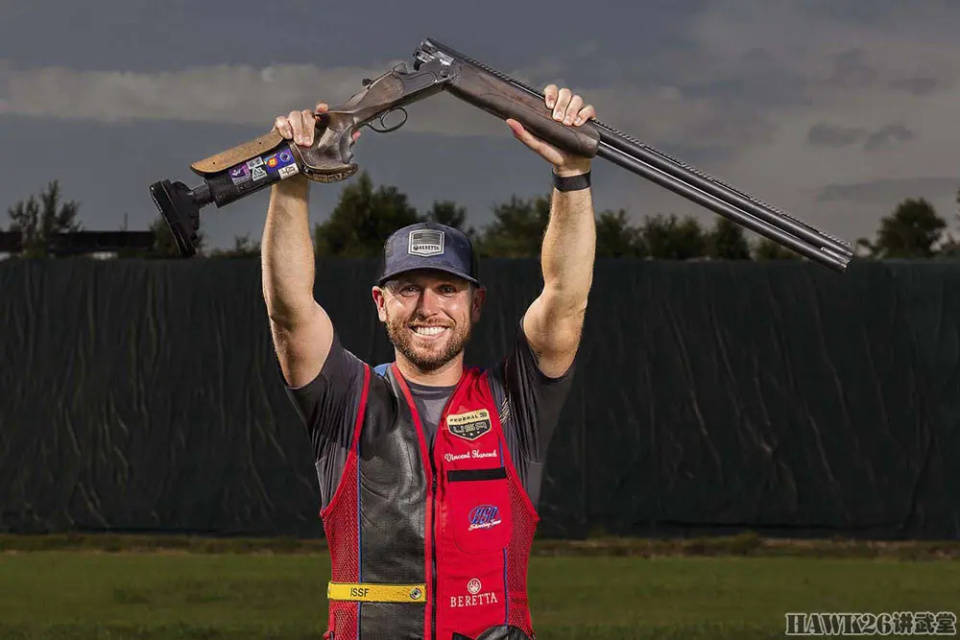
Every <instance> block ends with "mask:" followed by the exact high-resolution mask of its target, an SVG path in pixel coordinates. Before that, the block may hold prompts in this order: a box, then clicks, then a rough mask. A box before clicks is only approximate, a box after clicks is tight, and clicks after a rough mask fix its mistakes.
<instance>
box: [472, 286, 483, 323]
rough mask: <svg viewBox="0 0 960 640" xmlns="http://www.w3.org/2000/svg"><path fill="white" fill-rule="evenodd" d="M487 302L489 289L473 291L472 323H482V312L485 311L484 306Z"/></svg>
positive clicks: (480, 288)
mask: <svg viewBox="0 0 960 640" xmlns="http://www.w3.org/2000/svg"><path fill="white" fill-rule="evenodd" d="M486 301H487V288H486V287H476V288H475V289H474V290H473V300H472V301H471V302H470V320H471V322H479V321H480V312H481V311H482V310H483V304H484V302H486Z"/></svg>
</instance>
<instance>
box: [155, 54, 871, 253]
mask: <svg viewBox="0 0 960 640" xmlns="http://www.w3.org/2000/svg"><path fill="white" fill-rule="evenodd" d="M413 55H414V60H413V70H408V69H407V66H406V64H405V63H401V64H399V65H397V66H396V67H394V68H393V69H391V70H390V71H388V72H387V73H384V74H383V75H382V76H380V77H379V78H376V79H375V80H368V79H364V80H363V85H364V88H363V89H362V90H361V91H359V92H358V93H356V94H354V95H353V96H352V97H351V98H350V99H349V100H347V101H346V102H345V103H344V104H342V105H339V106H337V107H333V108H331V109H329V110H328V111H327V112H326V113H324V114H321V115H318V117H317V124H316V127H317V130H316V133H315V136H314V143H313V145H312V146H310V147H309V148H306V147H300V146H299V145H297V144H294V143H293V142H291V141H288V140H285V139H284V138H283V137H282V136H281V135H280V134H279V133H278V132H277V131H276V130H273V131H271V132H270V133H267V134H265V135H262V136H260V137H259V138H256V139H255V140H251V141H250V142H247V143H244V144H241V145H239V146H237V147H234V148H232V149H228V150H227V151H223V152H222V153H218V154H216V155H214V156H211V157H209V158H205V159H203V160H199V161H197V162H194V163H193V164H192V165H191V169H193V171H194V172H195V173H197V174H198V175H199V176H200V177H201V178H203V181H202V183H201V184H200V185H198V186H197V187H194V188H193V189H190V188H188V187H187V186H186V185H185V184H183V183H182V182H173V183H171V182H170V181H168V180H163V181H161V182H156V183H154V184H152V185H151V186H150V194H151V196H152V197H153V200H154V203H155V204H156V205H157V208H158V209H159V210H160V213H161V214H162V215H163V217H164V219H165V220H166V221H167V224H168V225H169V226H170V229H171V231H172V232H173V235H174V238H176V241H177V246H178V247H179V249H180V253H181V254H182V255H184V256H191V255H193V254H194V253H195V251H196V248H195V242H196V240H197V236H196V232H197V230H198V229H199V225H200V208H201V207H203V206H205V205H207V204H210V203H211V202H213V203H216V205H217V206H218V207H221V206H223V205H225V204H228V203H230V202H233V201H234V200H236V199H238V198H241V197H243V196H245V195H247V194H250V193H253V192H255V191H259V190H260V189H263V188H264V187H266V186H268V185H270V184H272V183H274V182H277V181H279V180H283V179H284V178H287V177H290V176H293V175H296V174H298V173H303V174H304V175H305V176H306V177H307V178H310V179H311V180H316V181H319V182H335V181H339V180H344V179H346V178H348V177H350V176H351V175H353V174H354V173H356V171H357V168H358V167H357V164H356V163H355V162H353V152H352V150H351V148H350V147H351V143H352V142H351V134H352V133H353V132H354V131H355V130H357V129H358V128H360V127H363V126H368V127H370V128H371V129H373V130H374V131H377V132H378V133H386V132H388V131H393V130H395V129H398V128H399V127H401V126H402V125H403V124H404V122H406V120H407V112H406V111H405V110H404V106H405V105H408V104H410V103H413V102H416V101H418V100H422V99H424V98H427V97H429V96H432V95H434V94H435V93H437V92H439V91H448V92H450V93H451V94H453V95H454V96H456V97H457V98H460V99H462V100H465V101H466V102H469V103H470V104H473V105H474V106H477V107H479V108H481V109H483V110H484V111H488V112H489V113H491V114H493V115H495V116H497V117H498V118H501V119H505V118H514V119H516V120H519V121H520V122H521V123H523V126H524V127H525V128H526V129H527V130H529V131H531V132H532V133H533V134H534V135H536V136H538V137H540V138H542V139H544V140H546V141H548V142H550V143H551V144H553V145H555V146H558V147H561V148H563V149H566V150H567V151H570V152H573V153H577V154H579V155H582V156H587V157H594V156H599V157H601V158H604V159H606V160H609V161H611V162H613V163H615V164H617V165H620V166H621V167H623V168H625V169H628V170H629V171H632V172H633V173H636V174H638V175H640V176H642V177H644V178H647V179H648V180H651V181H652V182H655V183H656V184H659V185H660V186H662V187H665V188H667V189H669V190H671V191H673V192H675V193H677V194H679V195H681V196H683V197H685V198H687V199H689V200H692V201H693V202H696V203H698V204H700V205H702V206H704V207H706V208H708V209H710V210H711V211H714V212H716V213H718V214H720V215H722V216H725V217H727V218H729V219H731V220H733V221H734V222H736V223H738V224H740V225H742V226H744V227H746V228H748V229H750V230H752V231H755V232H757V233H759V234H760V235H763V236H765V237H767V238H769V239H771V240H773V241H775V242H778V243H779V244H781V245H783V246H785V247H787V248H789V249H792V250H793V251H796V252H797V253H800V254H801V255H804V256H806V257H808V258H810V259H811V260H815V261H817V262H819V263H821V264H823V265H825V266H827V267H830V268H831V269H834V270H836V271H843V270H845V269H846V266H847V264H848V263H849V261H850V259H851V258H852V256H853V251H852V249H851V247H850V245H849V244H847V243H846V242H843V241H841V240H838V239H836V238H833V237H831V236H829V235H827V234H825V233H823V232H822V231H819V230H818V229H816V228H814V227H812V226H810V225H807V224H805V223H803V222H801V221H800V220H797V219H796V218H793V217H791V216H789V215H787V214H786V213H784V212H783V211H780V210H779V209H776V208H774V207H772V206H770V205H767V204H764V203H763V202H761V201H759V200H757V199H756V198H754V197H752V196H750V195H747V194H746V193H744V192H742V191H739V190H737V189H734V188H733V187H731V186H729V185H727V184H725V183H723V182H721V181H720V180H717V179H716V178H713V177H710V176H708V175H707V174H705V173H703V172H702V171H699V170H697V169H695V168H694V167H691V166H690V165H687V164H684V163H683V162H680V161H679V160H676V159H675V158H672V157H670V156H669V155H667V154H665V153H663V152H661V151H658V150H656V149H654V148H653V147H651V146H649V145H646V144H644V143H642V142H640V141H639V140H637V139H635V138H633V137H631V136H629V135H627V134H625V133H623V132H621V131H618V130H616V129H614V128H613V127H611V126H608V125H606V124H604V123H602V122H600V121H598V120H591V121H589V122H586V123H584V124H583V125H581V126H579V127H570V126H567V125H564V124H562V123H561V122H557V121H556V120H554V119H553V118H552V117H551V110H550V109H549V108H547V106H546V105H545V104H544V97H543V94H542V93H540V92H539V91H537V90H536V89H533V88H532V87H529V86H527V85H525V84H523V83H521V82H518V81H517V80H514V79H512V78H510V77H508V76H507V75H505V74H503V73H501V72H499V71H497V70H495V69H492V68H490V67H488V66H486V65H484V64H482V63H480V62H478V61H476V60H474V59H472V58H470V57H468V56H465V55H463V54H462V53H460V52H458V51H455V50H454V49H451V48H450V47H448V46H446V45H444V44H442V43H440V42H438V41H437V40H434V39H432V38H431V39H428V40H424V41H423V42H421V43H420V46H419V47H418V48H417V49H416V51H414V53H413ZM390 119H398V120H397V122H396V124H393V125H390V126H388V125H387V122H388V121H389V120H390ZM374 121H378V122H379V124H380V126H379V127H378V126H374V124H373V122H374Z"/></svg>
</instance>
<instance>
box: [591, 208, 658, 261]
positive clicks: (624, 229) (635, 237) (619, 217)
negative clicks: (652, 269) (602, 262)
mask: <svg viewBox="0 0 960 640" xmlns="http://www.w3.org/2000/svg"><path fill="white" fill-rule="evenodd" d="M646 252H647V250H646V247H645V246H644V244H643V238H642V237H641V234H640V229H638V228H637V227H634V226H631V225H630V223H629V222H627V211H626V210H625V209H619V210H617V211H616V212H614V211H611V210H609V209H607V210H606V211H601V212H600V215H599V216H597V257H598V258H622V257H626V256H635V257H642V256H644V255H646Z"/></svg>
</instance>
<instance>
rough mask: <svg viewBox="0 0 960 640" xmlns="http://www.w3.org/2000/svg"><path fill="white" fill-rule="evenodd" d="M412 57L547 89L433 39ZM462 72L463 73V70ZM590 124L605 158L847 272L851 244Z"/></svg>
mask: <svg viewBox="0 0 960 640" xmlns="http://www.w3.org/2000/svg"><path fill="white" fill-rule="evenodd" d="M414 56H415V57H416V59H417V62H418V63H424V62H427V61H430V60H433V59H435V58H437V57H440V58H441V59H442V60H443V61H444V62H445V63H446V64H449V65H450V66H456V65H457V64H459V65H460V66H464V65H472V66H473V67H475V69H476V70H479V72H481V73H486V74H489V76H491V78H496V79H498V80H499V82H500V83H506V85H509V87H510V88H512V89H513V90H515V91H521V92H525V93H526V94H529V95H530V96H533V97H535V98H537V99H538V100H539V101H541V104H542V101H543V99H544V96H543V94H542V93H540V92H539V91H537V90H536V89H534V88H533V87H530V86H528V85H526V84H524V83H522V82H520V81H518V80H515V79H513V78H511V77H509V76H508V75H506V74H504V73H502V72H500V71H497V70H496V69H493V68H492V67H490V66H488V65H486V64H483V63H482V62H479V61H477V60H475V59H474V58H471V57H470V56H467V55H465V54H463V53H461V52H459V51H457V50H455V49H453V48H452V47H449V46H447V45H445V44H443V43H441V42H439V41H437V40H436V39H433V38H429V39H426V40H424V41H423V42H421V43H420V47H419V48H418V49H417V50H416V51H415V52H414ZM460 73H463V72H462V70H461V72H460ZM456 86H457V83H456V82H453V83H451V84H450V85H448V86H446V87H445V89H446V90H447V91H449V92H451V93H453V94H454V95H456V96H457V97H458V98H461V99H464V100H467V101H469V102H471V103H474V104H477V105H478V106H481V107H483V108H484V109H486V110H488V111H496V110H495V108H491V107H490V100H489V97H488V96H479V95H470V92H469V91H467V92H464V91H457V90H456ZM503 91H504V92H505V93H506V92H508V91H509V89H508V88H507V87H506V86H504V87H503ZM497 115H500V116H501V117H504V116H507V117H509V116H512V115H513V114H510V113H497ZM588 125H592V126H593V128H594V129H595V130H596V132H597V133H598V134H599V143H598V144H597V146H596V155H598V156H600V157H601V158H603V159H605V160H608V161H610V162H613V163H615V164H617V165H619V166H621V167H623V168H625V169H627V170H629V171H631V172H633V173H636V174H637V175H640V176H642V177H644V178H646V179H648V180H650V181H652V182H654V183H655V184H658V185H660V186H662V187H665V188H667V189H669V190H671V191H673V192H674V193H677V194H678V195H681V196H683V197H684V198H687V199H688V200H691V201H693V202H696V203H697V204H699V205H701V206H703V207H706V208H708V209H710V210H711V211H714V212H715V213H718V214H720V215H722V216H725V217H727V218H729V219H730V220H732V221H734V222H736V223H738V224H740V225H742V226H744V227H746V228H748V229H750V230H751V231H754V232H756V233H758V234H760V235H762V236H765V237H767V238H769V239H771V240H773V241H774V242H777V243H779V244H781V245H783V246H785V247H787V248H789V249H792V250H793V251H796V252H797V253H800V254H801V255H804V256H806V257H808V258H810V259H811V260H815V261H817V262H819V263H821V264H823V265H825V266H827V267H829V268H831V269H834V270H836V271H844V270H845V269H846V267H847V264H848V263H849V262H850V260H851V258H852V257H853V250H852V248H851V247H850V245H849V244H848V243H846V242H843V241H842V240H839V239H837V238H834V237H832V236H830V235H828V234H826V233H824V232H822V231H820V230H819V229H816V228H815V227H813V226H811V225H808V224H806V223H804V222H802V221H800V220H797V219H796V218H794V217H792V216H790V215H788V214H786V213H784V212H783V211H781V210H779V209H777V208H775V207H772V206H770V205H768V204H765V203H764V202H762V201H760V200H758V199H757V198H754V197H753V196H750V195H748V194H746V193H744V192H743V191H740V190H739V189H735V188H733V187H731V186H730V185H728V184H726V183H724V182H723V181H721V180H719V179H717V178H714V177H711V176H709V175H707V174H706V173H704V172H703V171H700V170H699V169H696V168H694V167H692V166H690V165H688V164H686V163H683V162H681V161H679V160H677V159H675V158H673V157H671V156H669V155H668V154H666V153H663V152H662V151H658V150H657V149H654V148H653V147H651V146H650V145H647V144H644V143H643V142H640V141H639V140H637V139H636V138H634V137H632V136H629V135H627V134H625V133H623V132H621V131H618V130H617V129H614V128H613V127H611V126H609V125H607V124H604V123H603V122H600V121H598V120H591V121H590V122H589V123H588V124H587V125H584V127H587V126H588ZM547 133H549V132H547ZM548 139H549V138H548ZM550 141H551V142H555V143H556V144H560V145H561V146H566V147H567V148H568V149H570V148H571V147H570V145H568V144H564V143H565V142H566V141H565V140H562V139H556V140H550ZM571 150H573V149H571Z"/></svg>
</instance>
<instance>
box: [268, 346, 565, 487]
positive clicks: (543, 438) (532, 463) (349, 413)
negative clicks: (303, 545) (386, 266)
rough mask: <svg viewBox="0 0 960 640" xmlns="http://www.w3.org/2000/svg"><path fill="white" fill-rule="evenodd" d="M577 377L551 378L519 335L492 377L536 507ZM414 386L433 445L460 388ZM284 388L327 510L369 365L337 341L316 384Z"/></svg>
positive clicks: (517, 462) (515, 460) (519, 467)
mask: <svg viewBox="0 0 960 640" xmlns="http://www.w3.org/2000/svg"><path fill="white" fill-rule="evenodd" d="M573 369H574V367H573V366H571V367H570V368H569V369H568V370H567V371H566V372H565V373H564V374H563V375H562V376H560V377H559V378H549V377H547V376H545V375H544V374H543V372H541V371H540V369H539V368H538V367H537V363H536V357H535V356H534V354H533V351H532V350H531V349H530V345H529V344H528V343H527V340H526V337H525V336H524V334H523V329H522V328H521V327H518V331H517V337H516V339H515V340H514V345H513V347H512V349H511V350H510V353H508V354H507V356H506V357H505V358H504V359H503V360H501V361H500V362H499V363H497V365H496V366H494V367H491V368H490V369H489V380H490V388H491V391H492V392H493V396H494V401H495V402H496V405H497V407H498V408H499V414H500V422H501V424H502V426H503V432H504V437H505V438H506V440H507V447H508V448H509V449H510V457H511V459H512V461H513V464H514V467H515V468H516V469H517V473H518V474H519V476H520V481H521V483H522V484H523V486H524V488H525V489H526V491H527V495H528V496H529V497H530V500H531V501H532V502H533V504H534V505H536V504H537V502H538V500H539V498H540V484H541V481H542V479H543V464H544V462H545V461H546V455H547V446H548V445H549V444H550V439H551V437H552V436H553V432H554V429H556V426H557V421H558V420H559V417H560V409H561V408H562V407H563V402H564V400H566V397H567V394H568V393H569V391H570V383H571V381H572V380H573ZM371 375H376V374H375V373H372V372H371ZM408 385H409V387H410V393H411V394H412V395H413V398H414V402H415V403H416V404H417V411H418V412H419V414H420V416H421V420H422V421H423V423H424V429H425V430H426V431H427V433H426V434H425V435H426V436H427V437H428V438H429V439H430V441H431V442H432V440H433V435H434V434H435V433H436V431H437V423H438V422H439V420H440V414H441V413H442V412H443V407H444V405H445V404H446V401H447V399H448V398H449V396H450V393H452V392H453V390H454V388H455V386H451V387H430V386H426V385H421V384H416V383H412V382H408ZM284 386H285V387H286V390H287V395H288V396H289V397H290V400H291V401H292V402H293V405H294V407H296V409H297V413H299V414H300V417H301V418H302V419H303V422H304V424H305V425H306V427H307V433H308V434H309V436H310V441H311V443H312V444H313V452H314V460H315V461H316V467H317V478H318V479H319V481H320V494H321V497H322V502H323V506H326V505H327V503H329V501H330V499H331V498H332V497H333V493H334V491H335V490H336V488H337V483H338V482H339V481H340V476H341V475H342V473H343V468H344V465H345V464H346V460H347V453H348V452H349V449H350V444H351V443H352V441H353V430H354V426H355V424H354V423H355V421H356V410H357V405H358V403H359V401H360V393H361V391H362V387H363V363H362V362H361V361H360V360H359V359H358V358H357V357H356V356H355V355H353V354H352V353H350V352H349V351H348V350H346V349H344V348H343V346H342V345H341V344H340V338H339V336H338V335H337V334H336V333H335V334H334V336H333V344H332V345H331V347H330V354H329V355H328V356H327V360H326V362H324V364H323V368H322V369H321V370H320V373H319V374H318V375H317V377H316V378H314V379H313V380H312V381H311V382H308V383H307V384H305V385H304V386H302V387H295V388H294V387H290V386H288V385H284Z"/></svg>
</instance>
